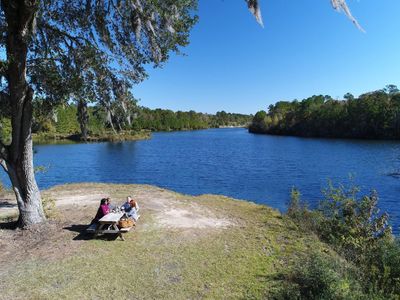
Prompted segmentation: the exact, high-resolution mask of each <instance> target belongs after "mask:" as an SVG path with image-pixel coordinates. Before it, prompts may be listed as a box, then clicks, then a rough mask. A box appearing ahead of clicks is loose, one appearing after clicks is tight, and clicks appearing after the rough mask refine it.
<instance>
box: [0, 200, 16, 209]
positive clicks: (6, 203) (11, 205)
mask: <svg viewBox="0 0 400 300" xmlns="http://www.w3.org/2000/svg"><path fill="white" fill-rule="evenodd" d="M14 207H17V204H16V203H12V202H9V201H7V200H3V199H0V209H1V208H14Z"/></svg>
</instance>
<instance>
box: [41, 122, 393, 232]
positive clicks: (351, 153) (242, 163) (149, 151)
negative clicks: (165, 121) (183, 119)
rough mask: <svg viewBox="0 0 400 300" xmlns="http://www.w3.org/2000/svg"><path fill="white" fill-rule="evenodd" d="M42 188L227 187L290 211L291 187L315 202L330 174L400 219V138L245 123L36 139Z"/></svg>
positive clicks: (223, 190)
mask: <svg viewBox="0 0 400 300" xmlns="http://www.w3.org/2000/svg"><path fill="white" fill-rule="evenodd" d="M35 150H36V154H35V163H36V165H44V166H48V167H49V170H48V172H47V173H44V174H38V175H37V179H38V183H39V186H40V187H41V188H47V187H50V186H53V185H57V184H63V183H67V182H111V183H146V184H152V185H157V186H160V187H165V188H168V189H172V190H174V191H178V192H182V193H186V194H191V195H198V194H205V193H212V194H223V195H227V196H232V197H235V198H239V199H247V200H251V201H255V202H257V203H263V204H267V205H270V206H272V207H275V208H278V209H280V210H285V204H286V202H287V200H288V198H289V193H290V190H291V188H292V187H293V186H296V187H297V188H299V189H300V191H301V193H302V194H303V198H305V199H307V200H309V201H310V202H311V203H317V201H318V199H320V198H321V188H323V187H324V186H326V183H327V180H328V179H331V180H333V181H334V182H347V181H348V179H349V174H352V175H353V176H354V177H355V180H354V181H355V183H356V184H358V185H360V186H361V187H362V188H363V189H364V190H365V191H369V190H370V189H372V188H374V189H376V190H378V192H379V195H380V207H381V208H382V209H383V210H387V211H388V212H389V213H390V214H391V216H392V222H393V223H394V225H395V227H396V231H397V227H398V226H399V225H400V207H399V205H398V195H399V193H400V179H397V178H393V177H390V176H388V175H387V174H388V173H390V172H393V171H395V170H399V169H400V142H394V141H359V140H335V139H303V138H296V137H277V136H267V135H253V134H249V133H248V132H247V131H246V130H245V129H210V130H202V131H187V132H172V133H155V134H154V135H153V138H152V139H151V140H147V141H136V142H125V143H117V144H113V143H96V144H70V145H68V144H67V145H39V146H36V147H35Z"/></svg>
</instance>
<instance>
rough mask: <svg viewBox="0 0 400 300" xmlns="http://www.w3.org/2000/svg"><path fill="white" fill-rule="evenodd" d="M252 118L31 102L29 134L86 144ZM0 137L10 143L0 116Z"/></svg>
mask: <svg viewBox="0 0 400 300" xmlns="http://www.w3.org/2000/svg"><path fill="white" fill-rule="evenodd" d="M252 117H253V116H251V115H244V114H235V113H227V112H225V111H219V112H217V113H216V114H206V113H198V112H195V111H188V112H184V111H177V112H174V111H172V110H168V109H159V108H158V109H150V108H147V107H143V106H138V105H137V102H136V101H126V102H124V103H122V104H121V103H113V107H111V108H104V107H103V106H101V105H93V106H87V107H84V109H82V107H81V106H80V105H79V102H78V103H75V102H72V103H63V104H59V105H57V106H54V105H48V104H47V102H46V101H44V100H43V99H40V98H37V99H34V101H33V122H32V132H33V134H34V137H35V138H36V139H37V140H38V139H39V140H43V139H44V140H45V139H51V138H52V137H55V136H56V137H57V138H58V139H65V138H67V139H78V140H86V139H89V138H90V137H104V138H105V139H112V140H115V139H113V137H115V136H118V135H120V134H124V135H126V134H135V133H138V132H141V131H176V130H194V129H206V128H218V127H224V126H248V124H249V123H250V122H251V120H252ZM0 133H1V136H2V138H3V140H5V141H7V140H10V137H11V121H10V119H9V118H7V117H6V116H5V115H3V116H1V114H0ZM85 136H86V138H85ZM107 137H108V138H107ZM89 140H90V139H89Z"/></svg>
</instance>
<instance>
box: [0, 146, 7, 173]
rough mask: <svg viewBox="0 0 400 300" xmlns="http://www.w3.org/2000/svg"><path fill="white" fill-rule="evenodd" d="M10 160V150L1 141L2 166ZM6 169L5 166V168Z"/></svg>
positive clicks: (0, 159)
mask: <svg viewBox="0 0 400 300" xmlns="http://www.w3.org/2000/svg"><path fill="white" fill-rule="evenodd" d="M7 159H8V150H7V146H6V145H4V144H3V142H2V141H0V164H2V163H3V161H5V160H7ZM3 167H4V166H3Z"/></svg>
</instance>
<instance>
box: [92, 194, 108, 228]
mask: <svg viewBox="0 0 400 300" xmlns="http://www.w3.org/2000/svg"><path fill="white" fill-rule="evenodd" d="M109 212H110V208H109V207H108V205H107V199H106V198H103V199H101V200H100V206H99V209H98V210H97V213H96V216H95V217H94V219H93V220H92V222H90V224H94V223H98V222H99V220H100V219H101V218H102V217H104V216H105V215H106V214H108V213H109Z"/></svg>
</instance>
